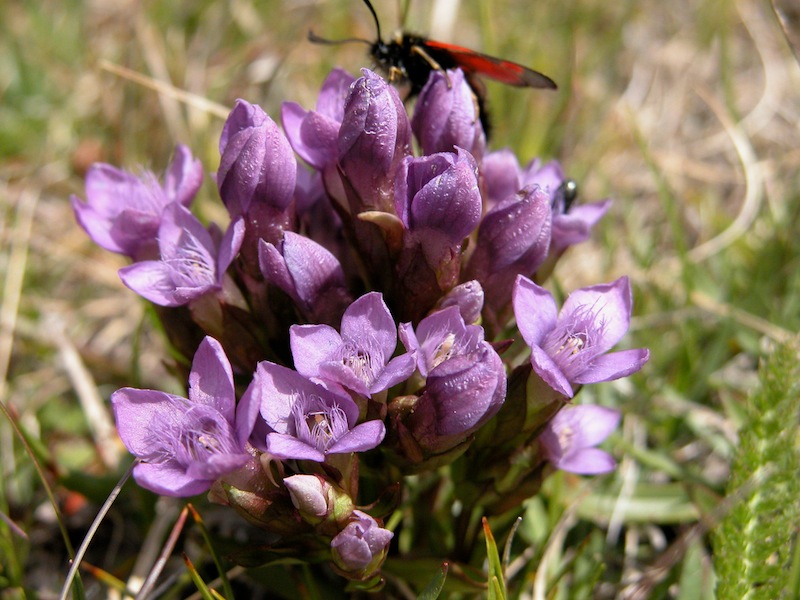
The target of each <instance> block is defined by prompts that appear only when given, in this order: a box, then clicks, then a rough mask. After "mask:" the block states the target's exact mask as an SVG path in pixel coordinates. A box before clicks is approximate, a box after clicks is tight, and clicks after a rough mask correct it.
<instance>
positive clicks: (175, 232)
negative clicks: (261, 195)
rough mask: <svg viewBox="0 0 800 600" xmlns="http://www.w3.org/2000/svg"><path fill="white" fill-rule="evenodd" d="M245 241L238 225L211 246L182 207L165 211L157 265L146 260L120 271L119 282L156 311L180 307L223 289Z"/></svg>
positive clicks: (206, 233)
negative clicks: (229, 269) (224, 282)
mask: <svg viewBox="0 0 800 600" xmlns="http://www.w3.org/2000/svg"><path fill="white" fill-rule="evenodd" d="M243 236H244V223H243V222H242V220H241V219H237V220H236V221H234V222H233V223H231V224H230V226H229V227H228V231H227V232H226V233H225V236H224V237H223V238H222V240H221V241H220V240H218V241H215V240H214V239H213V238H212V236H211V234H210V233H209V231H208V230H207V229H206V228H205V227H203V225H202V223H200V221H198V220H197V218H196V217H195V216H194V215H193V214H192V213H191V212H189V210H188V209H186V208H184V207H183V206H182V205H180V204H177V203H175V204H172V205H170V206H168V207H167V208H166V209H165V210H164V215H163V217H162V220H161V226H160V227H159V229H158V247H159V250H160V252H161V259H160V260H145V261H142V262H137V263H133V264H132V265H130V266H127V267H123V268H122V269H120V270H119V276H120V279H122V282H123V283H124V284H125V285H127V286H128V287H129V288H131V289H132V290H133V291H134V292H136V293H137V294H139V295H140V296H142V297H144V298H147V299H148V300H150V301H151V302H153V303H155V304H158V305H160V306H182V305H184V304H188V303H189V302H191V301H192V300H194V299H196V298H199V297H200V296H202V295H204V294H206V293H208V292H211V291H215V290H219V289H221V288H222V280H223V278H224V276H225V271H226V270H227V269H228V266H230V264H231V262H233V259H234V258H235V257H236V253H237V252H238V251H239V247H240V246H241V245H242V238H243Z"/></svg>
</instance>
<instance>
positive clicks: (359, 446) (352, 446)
mask: <svg viewBox="0 0 800 600" xmlns="http://www.w3.org/2000/svg"><path fill="white" fill-rule="evenodd" d="M385 435H386V426H385V425H384V424H383V421H378V420H373V421H366V422H365V423H361V424H360V425H356V426H355V427H353V428H352V429H351V430H350V431H348V432H347V433H345V434H344V435H343V436H342V437H340V438H339V439H338V440H336V443H334V444H333V445H332V446H331V447H330V448H328V454H346V453H348V452H364V451H365V450H371V449H372V448H375V447H376V446H378V445H379V444H380V443H381V442H382V441H383V437H384V436H385Z"/></svg>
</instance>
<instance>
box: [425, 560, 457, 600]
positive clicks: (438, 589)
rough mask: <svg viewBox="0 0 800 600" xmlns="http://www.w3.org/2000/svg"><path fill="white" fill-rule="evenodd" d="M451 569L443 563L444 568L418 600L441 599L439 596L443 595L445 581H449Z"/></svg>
mask: <svg viewBox="0 0 800 600" xmlns="http://www.w3.org/2000/svg"><path fill="white" fill-rule="evenodd" d="M449 568H450V565H449V564H448V563H446V562H444V563H442V568H441V569H439V571H438V572H437V573H436V575H434V576H433V579H431V581H430V582H429V583H428V585H426V586H425V589H424V590H422V593H420V595H419V596H417V598H418V600H436V598H438V597H439V594H441V593H442V588H443V587H444V582H445V579H447V570H448V569H449Z"/></svg>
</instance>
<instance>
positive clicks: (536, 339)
mask: <svg viewBox="0 0 800 600" xmlns="http://www.w3.org/2000/svg"><path fill="white" fill-rule="evenodd" d="M511 298H512V300H511V301H512V303H513V305H514V316H515V317H516V319H517V327H518V328H519V332H520V333H521V334H522V338H523V339H524V340H525V342H526V343H527V344H528V345H529V346H538V345H539V344H540V343H541V342H542V340H543V339H544V336H545V335H547V333H548V332H549V331H551V330H552V329H553V328H554V327H555V326H556V323H557V321H558V308H557V307H556V301H555V300H554V299H553V295H552V294H551V293H550V292H548V291H547V290H546V289H544V288H543V287H540V286H538V285H536V284H535V283H533V281H531V280H530V279H528V278H527V277H523V276H521V275H520V276H518V277H517V281H516V282H515V283H514V291H513V292H512V297H511Z"/></svg>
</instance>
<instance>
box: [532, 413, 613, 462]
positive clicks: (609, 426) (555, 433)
mask: <svg viewBox="0 0 800 600" xmlns="http://www.w3.org/2000/svg"><path fill="white" fill-rule="evenodd" d="M619 420H620V413H619V412H618V411H616V410H613V409H611V408H605V407H603V406H592V405H588V404H585V405H578V406H572V405H568V406H565V407H564V408H562V409H561V410H560V411H559V412H558V414H556V416H555V417H553V419H552V420H551V421H550V422H549V423H548V424H547V427H545V429H544V431H542V433H541V435H540V436H539V442H540V443H541V446H542V450H543V451H544V455H545V456H546V457H547V460H549V461H550V462H551V463H552V464H553V466H554V467H555V468H557V469H561V470H562V471H569V472H570V473H577V474H579V475H598V474H600V473H608V472H609V471H613V470H614V467H616V465H617V463H616V461H615V460H614V459H613V458H612V457H611V455H610V454H608V453H607V452H605V451H603V450H600V449H598V448H595V447H594V446H597V444H599V443H600V442H602V441H603V440H605V439H606V438H607V437H608V436H609V435H610V434H611V432H612V431H614V429H616V428H617V425H618V424H619Z"/></svg>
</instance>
